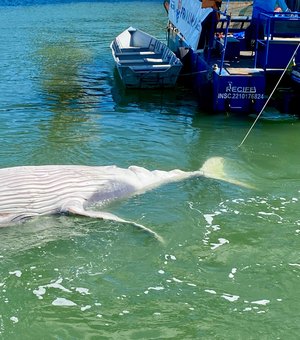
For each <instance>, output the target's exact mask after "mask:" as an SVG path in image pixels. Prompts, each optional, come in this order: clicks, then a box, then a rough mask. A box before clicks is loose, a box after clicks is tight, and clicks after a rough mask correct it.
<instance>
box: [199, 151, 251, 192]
mask: <svg viewBox="0 0 300 340" xmlns="http://www.w3.org/2000/svg"><path fill="white" fill-rule="evenodd" d="M224 163H225V159H224V158H222V157H212V158H209V159H208V160H207V161H205V163H204V164H203V166H202V167H201V169H200V172H201V173H202V175H203V176H204V177H208V178H214V179H219V180H221V181H224V182H228V183H232V184H235V185H238V186H241V187H244V188H249V189H254V187H253V186H251V185H250V184H248V183H245V182H241V181H239V180H237V179H234V178H230V177H229V176H228V175H227V174H226V172H225V170H224Z"/></svg>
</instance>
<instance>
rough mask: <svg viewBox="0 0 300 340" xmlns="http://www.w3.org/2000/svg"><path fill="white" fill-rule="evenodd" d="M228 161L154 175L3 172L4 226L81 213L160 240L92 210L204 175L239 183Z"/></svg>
mask: <svg viewBox="0 0 300 340" xmlns="http://www.w3.org/2000/svg"><path fill="white" fill-rule="evenodd" d="M223 161H224V160H223V158H220V157H213V158H210V159H208V160H207V161H206V162H205V163H204V164H203V166H202V168H201V169H199V170H197V171H191V172H186V171H181V170H171V171H160V170H153V171H149V170H147V169H145V168H142V167H139V166H130V167H129V168H119V167H117V166H82V165H40V166H19V167H11V168H2V169H0V226H7V225H10V224H14V223H18V222H22V221H24V220H26V219H28V218H33V217H36V216H40V215H52V214H65V213H68V214H76V215H81V216H87V217H91V218H100V219H104V220H111V221H116V222H121V223H130V224H132V225H134V226H136V227H138V228H140V229H142V230H144V231H146V232H148V233H150V234H151V235H153V236H154V237H155V238H157V239H159V240H162V239H161V237H160V236H159V235H158V234H157V233H155V232H154V231H152V230H151V229H149V228H147V227H145V226H143V225H141V224H138V223H135V222H133V221H129V220H125V219H122V218H120V217H118V216H116V215H113V214H111V213H108V212H105V211H102V210H97V211H96V210H91V209H88V208H89V207H90V206H91V205H93V204H95V203H98V204H99V205H100V207H103V206H104V205H106V204H108V203H109V202H111V201H113V200H116V199H120V198H126V197H130V196H132V195H137V194H141V193H144V192H145V191H148V190H151V189H153V188H155V187H158V186H160V185H162V184H166V183H169V182H176V181H181V180H184V179H187V178H190V177H195V176H204V177H209V178H215V179H220V180H224V181H228V182H232V183H235V184H240V183H239V182H237V181H234V180H230V179H227V178H226V177H225V174H224V171H223Z"/></svg>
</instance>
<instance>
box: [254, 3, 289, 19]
mask: <svg viewBox="0 0 300 340" xmlns="http://www.w3.org/2000/svg"><path fill="white" fill-rule="evenodd" d="M277 6H278V7H280V8H281V10H282V11H283V12H286V11H288V10H289V8H288V6H287V4H286V2H285V0H254V1H253V13H252V19H256V20H257V19H258V17H259V15H260V13H263V12H274V10H275V8H276V7H277Z"/></svg>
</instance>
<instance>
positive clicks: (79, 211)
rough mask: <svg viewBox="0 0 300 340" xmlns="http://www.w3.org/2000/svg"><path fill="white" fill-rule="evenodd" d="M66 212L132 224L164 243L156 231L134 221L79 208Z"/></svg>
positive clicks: (71, 208)
mask: <svg viewBox="0 0 300 340" xmlns="http://www.w3.org/2000/svg"><path fill="white" fill-rule="evenodd" d="M66 211H67V212H69V213H70V214H75V215H81V216H86V217H91V218H99V219H103V220H109V221H115V222H120V223H126V224H131V225H133V226H135V227H137V228H138V229H140V230H143V231H145V232H147V233H149V234H150V235H151V236H154V237H155V238H156V239H157V240H158V241H159V242H161V243H164V240H163V238H162V237H161V236H159V235H158V234H157V233H156V232H155V231H153V230H151V229H150V228H147V227H145V226H143V225H142V224H138V223H135V222H133V221H128V220H124V219H123V218H120V217H118V216H116V215H114V214H111V213H108V212H104V211H87V210H84V209H83V208H79V207H69V208H67V209H66Z"/></svg>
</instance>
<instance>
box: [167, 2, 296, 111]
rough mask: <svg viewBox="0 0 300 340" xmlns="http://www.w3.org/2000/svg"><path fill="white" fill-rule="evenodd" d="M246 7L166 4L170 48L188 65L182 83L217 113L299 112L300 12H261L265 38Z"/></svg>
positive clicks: (224, 3) (196, 3) (235, 3)
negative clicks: (269, 108)
mask: <svg viewBox="0 0 300 340" xmlns="http://www.w3.org/2000/svg"><path fill="white" fill-rule="evenodd" d="M294 2H295V1H294ZM242 3H243V4H244V7H241V5H242ZM238 4H240V6H239V11H238V12H237V11H234V6H236V5H238ZM247 4H248V6H247V7H246V2H245V1H244V2H241V1H223V4H222V7H221V8H220V9H219V10H215V9H212V8H202V6H201V2H200V1H199V0H169V1H165V2H164V6H165V8H166V10H167V12H168V19H169V20H168V27H167V32H168V46H169V47H170V49H171V50H172V51H174V52H175V53H176V54H177V56H178V57H179V58H180V59H181V61H182V63H183V68H182V73H181V77H180V79H181V80H182V81H183V83H188V84H193V88H194V89H195V91H196V93H197V96H198V98H199V103H200V105H201V106H203V107H205V108H207V109H211V110H213V111H214V112H224V111H225V112H237V113H245V114H249V113H260V112H261V111H262V110H263V109H264V107H265V106H266V105H271V106H274V107H276V108H277V109H278V110H279V111H280V112H285V113H293V111H295V112H294V113H297V112H298V106H297V105H294V103H295V102H296V96H297V95H298V96H299V87H298V84H296V85H295V81H293V80H292V74H291V71H292V66H294V67H295V65H300V48H299V44H300V12H299V11H289V12H277V11H275V12H265V13H261V14H260V16H259V18H258V25H255V26H256V27H263V28H264V34H263V35H262V36H261V35H260V34H259V30H258V29H253V25H251V15H252V6H251V3H250V5H249V1H248V2H247ZM298 7H299V4H298ZM298 10H299V9H298ZM232 13H233V14H232ZM216 18H217V20H216ZM203 41H204V44H203ZM293 75H295V72H294V73H293ZM294 78H295V76H294ZM185 80H186V81H185ZM297 102H298V99H297Z"/></svg>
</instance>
